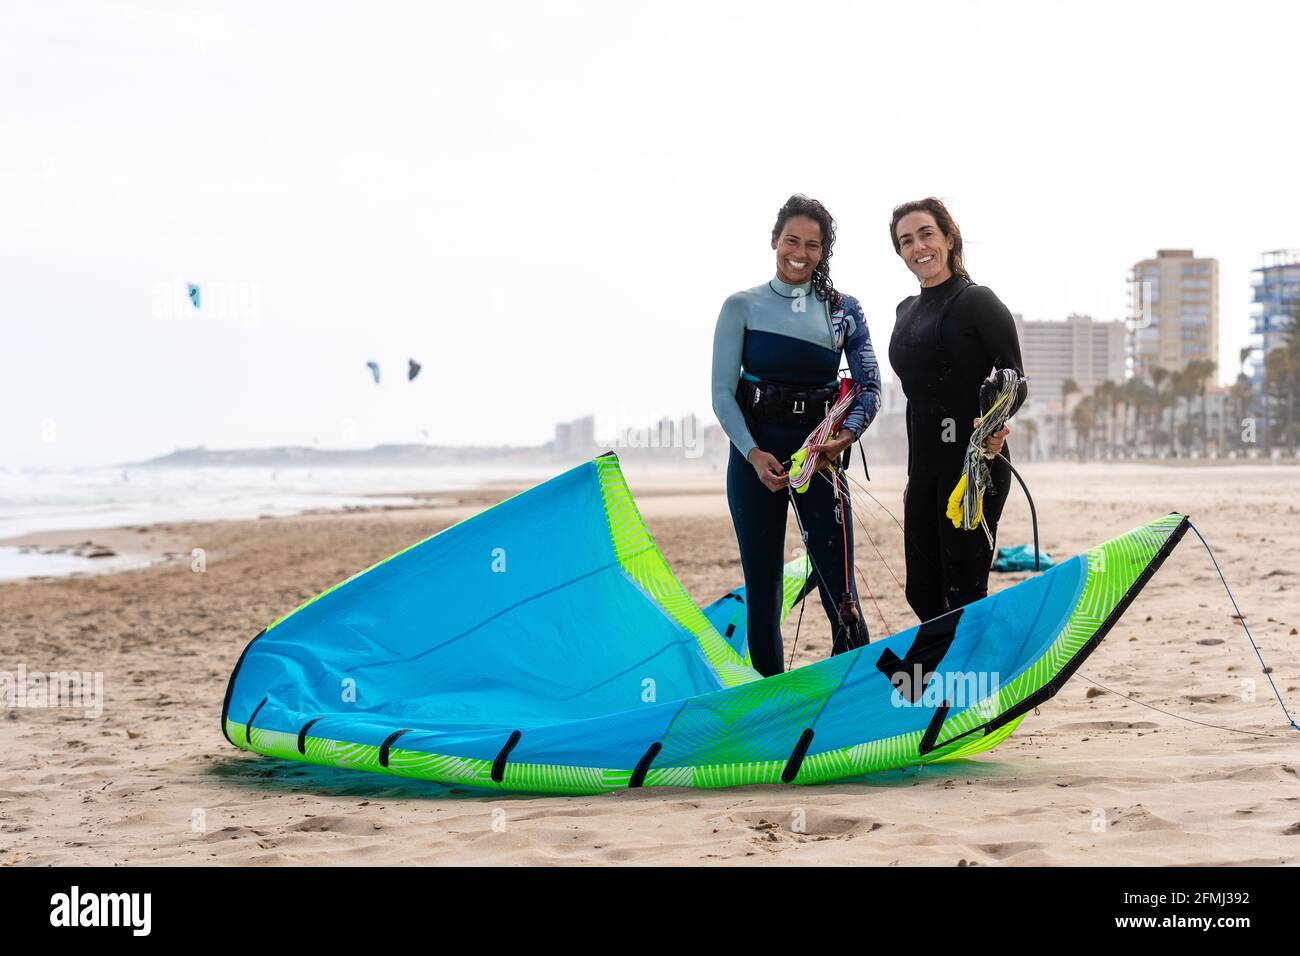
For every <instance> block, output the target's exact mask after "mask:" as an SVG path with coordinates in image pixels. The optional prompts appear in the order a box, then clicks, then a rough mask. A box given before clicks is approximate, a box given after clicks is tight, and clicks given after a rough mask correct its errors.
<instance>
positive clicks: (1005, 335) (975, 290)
mask: <svg viewBox="0 0 1300 956" xmlns="http://www.w3.org/2000/svg"><path fill="white" fill-rule="evenodd" d="M941 319H942V321H940V320H941ZM889 364H890V365H891V366H893V369H894V373H895V374H896V375H897V376H898V380H899V382H900V383H901V384H902V386H903V392H904V394H906V395H907V492H906V503H905V505H904V507H903V515H904V518H903V525H904V533H903V537H904V549H905V555H906V560H907V603H908V604H910V605H911V606H912V610H913V611H914V612H916V616H917V617H918V618H920V619H921V620H922V621H928V620H931V619H932V618H935V617H938V616H939V615H940V614H943V613H944V612H946V611H949V610H951V609H953V608H957V607H962V606H963V605H966V604H969V603H971V602H972V601H976V600H979V599H980V598H982V597H984V596H985V595H987V594H988V582H989V566H990V565H991V564H992V561H993V551H992V549H990V547H989V542H988V539H987V538H986V537H985V535H984V532H983V531H981V530H979V529H976V530H973V531H963V530H961V529H960V528H955V527H953V523H952V521H951V519H949V518H948V516H947V514H946V512H947V510H948V496H949V495H950V494H952V490H953V488H954V487H955V486H956V484H957V481H958V479H959V478H960V477H961V475H962V471H963V467H964V462H965V458H966V449H967V447H968V445H969V442H970V435H971V431H972V430H973V426H972V422H973V421H974V419H976V418H978V417H979V414H980V407H979V391H980V383H981V382H983V381H984V379H985V378H987V377H988V375H989V373H990V372H991V371H992V370H993V369H994V368H1014V369H1015V370H1016V371H1017V372H1019V373H1020V374H1021V376H1022V377H1023V375H1024V363H1023V361H1022V359H1021V357H1020V340H1019V338H1018V337H1017V335H1016V325H1015V320H1013V319H1012V317H1011V313H1010V312H1009V311H1007V307H1006V306H1005V305H1003V304H1002V302H1001V300H999V299H998V297H997V296H996V295H994V294H993V293H992V291H990V290H989V289H987V288H985V287H983V286H978V285H974V284H972V283H969V282H968V281H967V280H965V279H963V278H961V277H960V276H956V275H954V276H952V277H951V278H950V279H948V280H947V281H946V282H944V283H942V284H940V285H937V286H932V287H930V288H926V289H922V290H921V294H920V295H914V296H911V297H909V298H906V299H904V300H903V301H902V302H900V303H899V304H898V313H897V321H896V322H895V325H894V334H893V337H892V338H891V339H890V342H889ZM1027 394H1028V389H1027V387H1026V386H1025V385H1024V384H1023V383H1022V384H1021V386H1020V394H1019V395H1018V396H1017V398H1016V400H1015V402H1014V403H1013V404H1012V408H1011V412H1012V414H1015V412H1016V410H1017V409H1019V408H1020V406H1021V404H1023V403H1024V400H1025V397H1026V395H1027ZM1002 454H1003V455H1005V456H1006V458H1007V459H1008V461H1009V460H1010V459H1011V447H1010V442H1008V443H1007V444H1006V445H1005V446H1004V447H1003V450H1002ZM988 464H989V470H990V472H991V473H992V478H993V482H992V486H991V487H990V488H989V489H988V490H987V491H986V492H985V495H984V520H985V522H986V523H987V524H988V528H989V531H990V532H991V533H993V534H994V535H996V534H997V527H998V518H999V517H1001V515H1002V506H1003V505H1004V504H1005V503H1006V499H1007V493H1008V492H1009V490H1010V487H1011V470H1010V469H1009V468H1008V467H1007V464H1006V462H1003V461H1000V460H999V459H996V458H995V459H993V460H992V461H990V462H989V463H988Z"/></svg>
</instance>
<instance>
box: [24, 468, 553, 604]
mask: <svg viewBox="0 0 1300 956" xmlns="http://www.w3.org/2000/svg"><path fill="white" fill-rule="evenodd" d="M546 477H549V473H548V472H546V471H545V470H543V468H542V467H541V466H538V467H527V466H495V467H493V466H488V467H479V466H475V467H473V468H466V467H457V466H449V467H445V468H365V467H358V468H282V469H278V470H276V469H270V468H251V467H229V468H214V467H207V468H128V469H124V468H81V469H16V468H7V469H4V468H0V580H4V579H10V580H12V579H15V578H24V577H31V576H34V575H60V574H70V573H75V572H78V571H93V570H110V569H115V568H119V567H121V566H122V564H121V562H116V563H115V562H114V559H111V558H98V559H91V558H80V557H76V556H73V555H51V554H42V553H39V552H36V551H32V550H30V549H20V548H15V547H12V546H5V542H9V541H11V539H13V538H17V537H21V536H24V535H29V534H33V533H35V532H42V531H63V530H72V529H83V528H84V529H95V528H117V527H123V526H129V525H144V524H155V523H159V522H167V523H175V522H185V521H218V520H231V519H239V518H257V517H260V516H263V515H265V516H281V515H293V514H301V513H302V512H304V511H312V510H318V509H342V508H346V507H349V506H362V505H369V506H374V505H377V504H418V503H419V499H417V498H412V497H406V496H405V494H409V493H411V492H429V491H447V490H453V489H457V488H473V487H477V486H481V485H484V484H489V483H494V482H498V481H504V482H520V483H533V482H536V481H541V480H543V479H545V478H546ZM376 495H382V496H383V497H378V498H377V497H374V496H376Z"/></svg>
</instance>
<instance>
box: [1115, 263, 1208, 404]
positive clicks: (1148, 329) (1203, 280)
mask: <svg viewBox="0 0 1300 956" xmlns="http://www.w3.org/2000/svg"><path fill="white" fill-rule="evenodd" d="M1129 302H1130V310H1131V311H1130V317H1129V342H1128V367H1129V372H1130V373H1131V374H1133V375H1135V376H1138V377H1141V378H1149V372H1150V369H1151V368H1152V367H1154V366H1160V367H1162V368H1165V369H1168V370H1169V371H1171V372H1175V371H1179V370H1181V369H1182V368H1184V367H1185V366H1186V365H1187V363H1188V362H1192V361H1196V360H1202V361H1209V362H1215V363H1217V362H1218V361H1219V260H1217V259H1205V258H1197V257H1196V256H1195V255H1193V254H1192V250H1191V249H1161V250H1160V251H1159V252H1157V253H1156V257H1155V258H1154V259H1143V260H1142V261H1141V262H1139V263H1138V264H1137V265H1135V266H1134V267H1133V271H1132V272H1131V273H1130V274H1129ZM1209 378H1210V382H1211V384H1213V381H1214V380H1215V379H1216V378H1217V376H1210V377H1209Z"/></svg>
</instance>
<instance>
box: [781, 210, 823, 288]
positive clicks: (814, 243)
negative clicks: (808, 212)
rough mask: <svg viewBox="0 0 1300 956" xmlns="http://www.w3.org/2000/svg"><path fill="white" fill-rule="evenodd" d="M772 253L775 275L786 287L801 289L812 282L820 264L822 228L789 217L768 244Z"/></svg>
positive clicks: (805, 219)
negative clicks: (798, 287) (773, 239)
mask: <svg viewBox="0 0 1300 956" xmlns="http://www.w3.org/2000/svg"><path fill="white" fill-rule="evenodd" d="M772 248H773V249H775V250H776V275H777V278H778V279H780V280H781V281H782V282H784V283H786V284H787V285H801V284H802V283H804V282H807V281H808V280H810V279H811V278H812V274H813V270H814V269H816V268H817V264H818V263H819V262H821V261H822V227H821V226H820V225H818V223H817V220H816V219H813V218H811V217H809V216H791V217H790V218H789V219H787V220H786V221H785V225H784V226H782V227H781V234H780V235H779V236H777V237H776V241H775V242H773V243H772Z"/></svg>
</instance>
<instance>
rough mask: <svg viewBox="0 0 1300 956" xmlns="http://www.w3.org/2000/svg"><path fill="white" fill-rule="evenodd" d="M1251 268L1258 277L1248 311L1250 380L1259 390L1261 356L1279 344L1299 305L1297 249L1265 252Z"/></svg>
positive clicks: (1261, 372)
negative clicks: (1252, 349)
mask: <svg viewBox="0 0 1300 956" xmlns="http://www.w3.org/2000/svg"><path fill="white" fill-rule="evenodd" d="M1253 271H1254V272H1255V274H1256V275H1257V276H1258V278H1257V279H1256V280H1255V281H1254V282H1253V283H1252V285H1253V286H1254V290H1255V294H1254V296H1253V297H1252V298H1253V301H1254V303H1255V308H1254V310H1253V312H1252V314H1251V332H1252V333H1253V334H1254V341H1252V342H1251V344H1252V345H1254V346H1255V347H1256V349H1257V352H1256V353H1255V356H1254V359H1255V361H1254V362H1253V363H1252V366H1253V371H1252V374H1251V381H1252V382H1253V383H1254V385H1255V389H1256V391H1258V390H1259V389H1260V388H1261V387H1262V386H1263V380H1264V357H1265V356H1266V355H1268V353H1269V352H1271V351H1272V350H1273V349H1275V348H1278V347H1279V346H1281V345H1282V342H1283V332H1284V330H1285V329H1286V327H1287V324H1288V323H1289V322H1290V321H1291V317H1292V315H1293V314H1294V310H1295V309H1296V308H1297V307H1300V249H1275V250H1273V251H1272V252H1266V253H1264V254H1263V256H1262V263H1261V265H1260V267H1259V268H1258V269H1255V270H1253Z"/></svg>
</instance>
